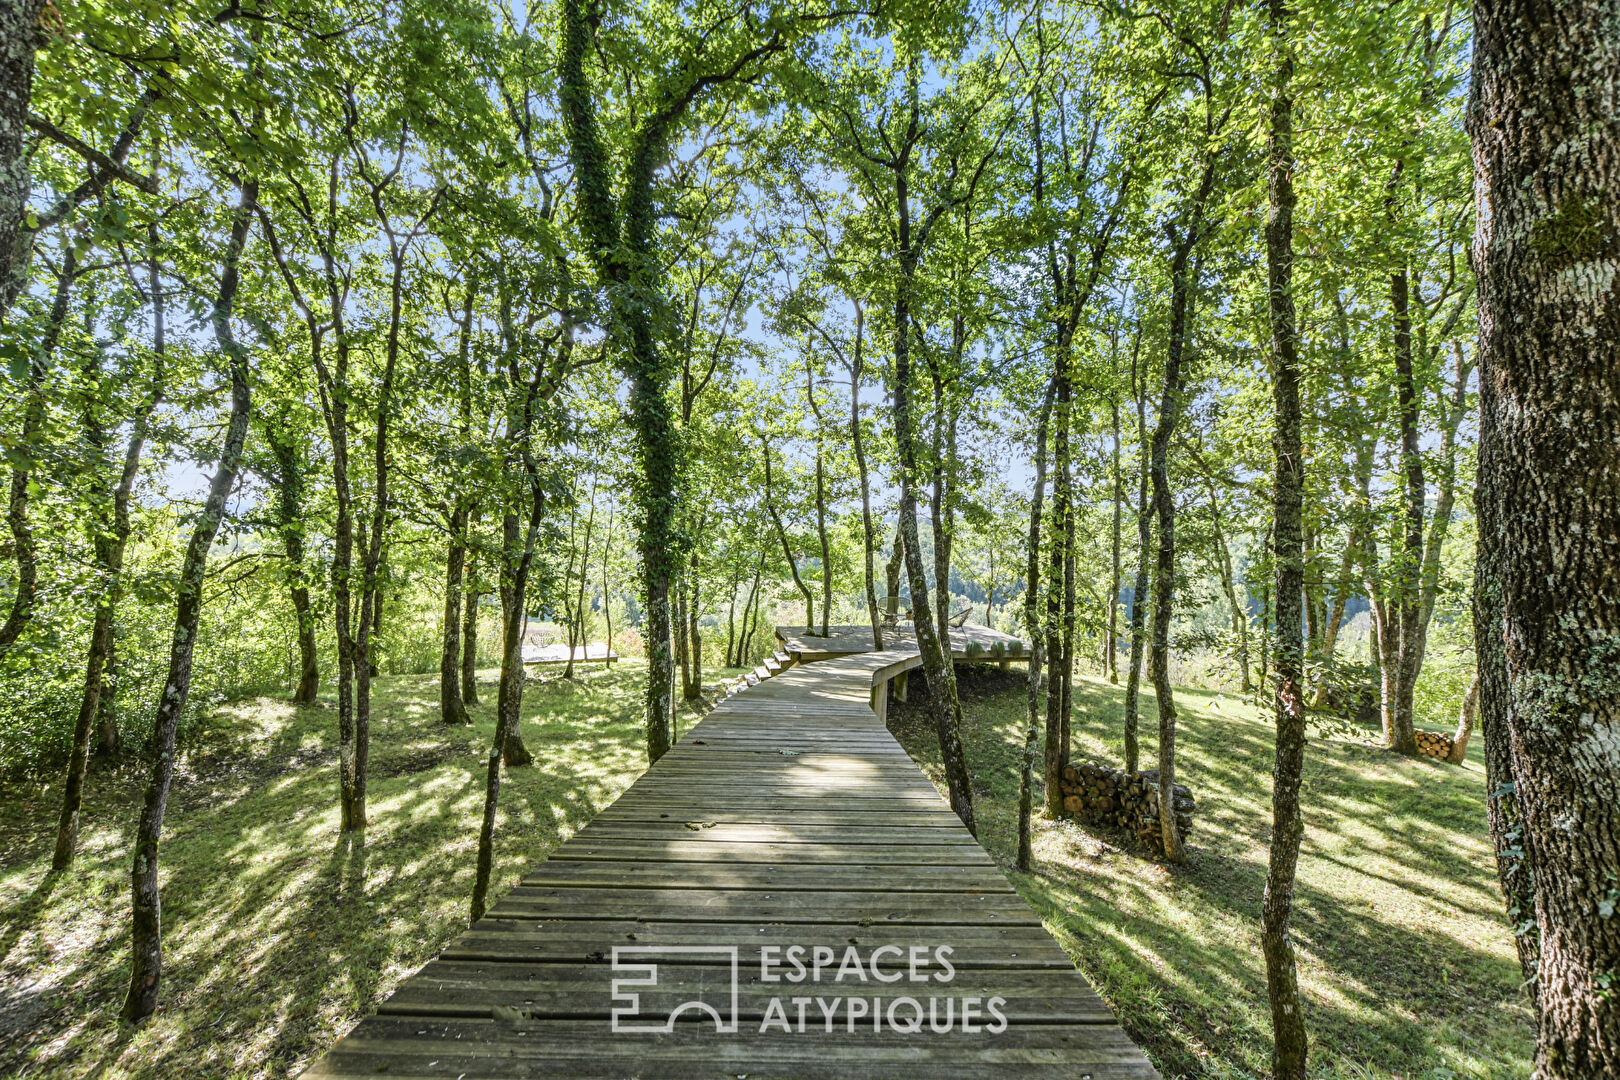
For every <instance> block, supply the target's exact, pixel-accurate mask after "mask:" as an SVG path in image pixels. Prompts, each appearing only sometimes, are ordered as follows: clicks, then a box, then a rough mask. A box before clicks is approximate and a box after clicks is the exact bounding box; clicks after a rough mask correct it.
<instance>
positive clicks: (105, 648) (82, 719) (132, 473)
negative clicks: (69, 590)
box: [51, 228, 166, 873]
mask: <svg viewBox="0 0 1620 1080" xmlns="http://www.w3.org/2000/svg"><path fill="white" fill-rule="evenodd" d="M152 247H153V250H154V252H155V250H156V230H155V228H154V230H153V244H152ZM149 282H150V284H149V291H150V296H151V299H152V319H153V335H152V356H153V364H152V367H153V370H152V380H151V388H150V390H149V391H148V393H147V395H146V398H145V400H144V401H143V402H142V404H141V406H140V408H139V409H138V410H137V412H136V414H135V416H134V418H133V420H132V422H131V430H130V435H129V442H128V443H127V444H126V445H125V447H124V460H123V467H122V468H121V469H120V471H119V473H118V478H117V480H115V481H114V482H113V490H112V497H111V499H110V500H108V502H109V503H110V505H106V504H104V505H102V506H100V507H98V508H97V514H96V517H95V519H94V524H93V526H92V532H93V535H92V537H91V545H92V548H93V550H94V551H95V555H96V568H97V570H98V572H99V574H100V578H101V581H100V589H99V594H98V595H96V596H95V599H94V606H95V615H94V616H93V618H92V620H91V625H90V646H89V648H88V650H87V651H86V654H85V663H84V667H85V673H84V690H83V693H82V694H81V695H80V698H79V714H78V717H77V718H76V719H75V721H74V725H73V746H72V750H71V751H70V752H69V755H68V769H67V776H66V778H65V779H64V781H63V784H62V813H61V816H60V817H59V818H58V820H57V828H56V850H55V852H54V853H53V854H52V856H51V870H52V872H53V873H54V872H57V871H61V870H66V869H67V868H68V867H69V866H71V865H72V863H73V857H74V854H75V853H76V851H77V849H78V842H79V813H80V810H81V809H82V808H83V805H84V783H85V775H86V770H87V768H88V765H89V757H90V740H91V736H92V735H93V734H94V730H93V729H94V727H95V725H96V721H97V718H98V717H100V716H102V714H103V709H102V706H103V704H104V700H105V695H104V692H103V690H104V687H103V680H104V678H105V676H106V671H107V665H108V664H109V662H110V661H111V659H112V655H113V633H114V631H113V619H114V616H115V614H116V613H117V610H118V601H119V599H120V598H121V597H122V595H123V583H124V581H123V577H124V551H125V549H126V547H127V546H128V542H129V534H130V520H129V498H130V493H131V492H132V491H133V490H134V488H135V478H136V477H137V476H138V475H139V473H140V469H141V452H142V450H143V449H144V448H145V446H146V436H147V431H148V426H149V424H150V422H151V418H152V412H153V411H154V410H155V409H156V408H157V405H158V402H159V401H161V400H162V398H163V385H164V374H165V370H164V353H165V347H166V342H165V335H164V325H163V292H162V286H161V281H160V278H159V276H158V268H157V261H156V256H155V254H154V256H153V259H152V261H151V263H150V278H149ZM92 355H95V356H97V357H99V352H96V351H94V350H92ZM90 374H91V375H92V377H94V378H96V379H99V378H101V372H100V368H99V363H98V364H97V365H96V366H95V370H94V371H92V372H91V373H90ZM86 392H87V393H88V392H89V388H88V387H87V388H86ZM85 437H86V441H87V442H88V443H89V444H90V445H91V446H92V447H94V448H95V451H96V457H97V463H98V464H99V465H101V466H102V467H103V468H106V467H107V466H109V465H110V464H111V463H110V462H109V461H108V460H107V431H106V425H105V423H104V422H103V421H102V419H101V418H100V417H99V416H98V415H97V414H96V409H95V406H94V405H88V406H87V407H86V409H85ZM109 511H110V513H109ZM118 743H119V739H118V726H117V723H116V721H114V722H113V723H112V731H111V735H110V737H109V736H108V734H107V733H106V732H103V733H102V744H103V745H102V751H103V753H105V754H106V755H107V756H112V755H114V754H116V753H117V752H118ZM108 744H110V745H108Z"/></svg>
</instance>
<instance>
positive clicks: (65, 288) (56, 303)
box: [0, 0, 78, 656]
mask: <svg viewBox="0 0 1620 1080" xmlns="http://www.w3.org/2000/svg"><path fill="white" fill-rule="evenodd" d="M9 2H10V0H0V3H9ZM32 68H33V54H32V53H30V54H29V69H30V71H32ZM3 111H4V110H3V109H0V112H3ZM21 167H22V168H23V169H24V170H26V169H27V162H26V161H24V162H22V163H21ZM25 176H26V171H25ZM3 239H4V237H0V241H3ZM77 274H78V259H77V256H76V254H75V248H74V247H73V246H72V245H71V244H70V245H69V246H68V247H67V250H66V251H64V252H63V254H62V272H61V275H60V276H59V277H58V278H57V279H56V295H55V298H54V299H53V300H52V301H51V311H50V316H49V319H48V321H47V322H46V324H45V331H44V333H43V334H42V335H41V337H40V342H39V346H38V347H37V348H36V349H35V350H34V354H33V356H32V357H31V359H30V363H29V365H28V391H27V404H26V405H24V407H23V422H22V431H21V432H20V434H19V437H18V440H17V442H18V450H19V452H20V453H21V455H22V457H23V462H22V463H21V464H14V465H12V467H11V497H10V501H9V503H8V504H7V509H6V523H7V524H8V525H9V526H10V527H11V544H12V547H13V549H14V550H15V551H16V553H17V591H16V592H14V593H13V594H12V597H11V610H10V612H9V613H8V614H7V615H6V621H5V623H4V624H3V625H0V656H4V655H5V654H6V653H7V652H9V651H10V650H11V647H12V646H13V645H15V644H16V643H17V639H18V638H19V637H21V636H22V632H23V631H24V630H25V629H27V627H28V624H29V622H31V621H32V620H33V618H34V597H35V594H36V593H37V591H38V589H39V549H38V546H37V545H36V544H35V543H34V530H33V527H32V526H31V525H30V524H29V521H28V491H29V488H30V486H32V485H33V484H34V479H33V468H32V466H33V464H34V461H33V458H34V455H35V454H36V452H37V451H38V449H39V447H37V446H35V445H34V444H35V441H36V440H37V439H38V438H39V435H40V429H41V428H42V427H43V426H44V424H45V386H44V383H45V373H46V372H47V371H49V370H50V366H51V357H52V355H53V354H54V353H55V352H56V343H57V341H58V340H59V339H60V338H61V335H62V326H63V324H64V323H65V322H66V321H67V314H68V297H69V296H70V295H71V293H72V291H73V281H74V278H75V277H76V276H77Z"/></svg>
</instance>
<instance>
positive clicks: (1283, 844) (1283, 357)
mask: <svg viewBox="0 0 1620 1080" xmlns="http://www.w3.org/2000/svg"><path fill="white" fill-rule="evenodd" d="M1268 7H1269V15H1270V22H1271V28H1270V32H1271V44H1272V48H1273V49H1274V50H1275V53H1276V56H1275V61H1276V65H1277V66H1276V69H1275V72H1274V74H1273V80H1274V82H1273V86H1272V91H1271V132H1270V139H1269V140H1268V142H1269V145H1268V147H1267V149H1268V158H1269V160H1268V162H1267V169H1266V173H1267V179H1268V181H1269V184H1268V186H1269V188H1270V204H1271V205H1270V213H1269V214H1268V215H1267V218H1266V265H1267V270H1268V277H1269V279H1270V281H1269V285H1270V288H1269V289H1268V292H1269V295H1270V308H1271V371H1272V375H1271V402H1272V408H1273V409H1274V410H1275V412H1276V418H1275V421H1274V423H1275V429H1274V432H1273V434H1272V444H1271V445H1272V450H1273V453H1274V455H1275V460H1276V471H1275V473H1274V474H1273V482H1272V494H1273V500H1274V501H1273V503H1272V520H1273V523H1274V525H1273V531H1272V543H1273V545H1274V549H1273V561H1274V563H1275V568H1276V582H1277V600H1276V611H1277V632H1276V640H1277V651H1276V658H1277V661H1276V662H1277V699H1276V716H1277V753H1276V758H1275V760H1274V762H1273V765H1272V771H1271V852H1270V858H1269V862H1268V865H1267V870H1266V890H1265V895H1264V897H1263V899H1262V901H1261V915H1260V949H1261V952H1262V953H1264V955H1265V958H1266V994H1267V997H1268V998H1269V999H1270V1002H1271V1030H1272V1052H1271V1070H1272V1075H1273V1076H1274V1077H1276V1080H1305V1059H1306V1050H1307V1043H1306V1037H1305V1014H1304V1011H1303V1009H1304V1006H1303V1002H1302V1001H1301V1000H1300V995H1299V971H1298V968H1297V965H1296V963H1295V959H1294V943H1293V939H1292V938H1291V937H1290V936H1289V924H1290V922H1291V921H1292V919H1293V910H1294V876H1295V871H1296V869H1297V868H1298V865H1299V844H1300V839H1301V837H1302V836H1303V835H1304V832H1305V820H1304V816H1303V815H1302V813H1301V812H1300V805H1299V789H1300V778H1301V775H1302V773H1303V771H1304V767H1305V687H1304V683H1303V676H1304V666H1305V664H1304V661H1305V648H1304V642H1302V641H1301V640H1300V605H1301V601H1302V599H1303V595H1304V589H1305V560H1304V554H1305V553H1304V543H1303V539H1302V537H1301V531H1302V528H1301V526H1302V520H1301V519H1302V518H1303V516H1304V508H1305V456H1304V447H1303V440H1302V431H1301V429H1302V427H1303V421H1302V419H1301V415H1300V412H1301V410H1300V401H1299V381H1300V373H1299V353H1298V340H1297V338H1296V329H1295V321H1294V285H1293V271H1294V104H1293V99H1292V97H1291V96H1290V94H1291V88H1290V86H1289V83H1290V81H1291V79H1292V77H1293V74H1294V59H1293V53H1292V49H1291V46H1290V44H1289V42H1288V38H1287V35H1288V29H1287V26H1288V19H1289V12H1288V4H1287V0H1269V3H1268ZM1211 490H1212V492H1213V488H1212V489H1211ZM1161 790H1162V789H1161Z"/></svg>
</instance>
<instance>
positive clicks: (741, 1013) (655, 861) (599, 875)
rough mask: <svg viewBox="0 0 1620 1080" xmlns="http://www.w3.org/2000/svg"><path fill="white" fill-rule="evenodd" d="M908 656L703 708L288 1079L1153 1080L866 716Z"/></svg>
mask: <svg viewBox="0 0 1620 1080" xmlns="http://www.w3.org/2000/svg"><path fill="white" fill-rule="evenodd" d="M916 660H917V657H916V653H915V652H907V651H898V650H897V651H893V652H883V653H867V654H865V655H856V656H848V657H843V658H840V659H834V660H827V661H824V662H822V663H818V664H815V665H813V666H811V667H806V668H792V669H790V670H787V671H784V672H782V673H781V674H779V675H777V676H776V677H774V678H772V679H769V680H767V681H765V682H763V683H761V684H760V685H759V686H757V687H754V688H752V689H750V690H748V691H746V692H744V693H742V694H739V695H737V696H735V697H733V698H731V699H729V700H727V701H725V702H723V703H722V704H721V705H720V706H718V707H717V708H716V709H715V710H714V711H713V712H712V713H710V714H709V715H708V716H707V717H706V718H705V719H704V720H703V721H701V722H700V723H699V724H697V725H696V726H694V727H693V728H692V730H691V731H689V732H688V733H687V735H686V737H685V738H683V739H682V740H681V741H680V743H679V744H678V745H677V746H676V747H675V748H674V749H673V750H671V751H670V753H669V754H667V755H666V756H665V757H664V758H663V759H662V760H661V761H659V762H658V763H657V764H656V765H655V766H653V767H652V768H651V769H649V770H648V771H647V773H646V774H645V775H644V776H642V777H641V779H639V780H637V781H636V783H635V784H633V785H632V786H631V787H630V789H629V790H628V791H626V792H625V794H624V795H623V796H621V797H620V798H619V800H618V801H617V802H615V803H614V804H613V805H611V806H609V807H608V808H607V809H606V810H604V811H603V812H602V813H601V814H600V815H598V816H597V818H596V819H595V820H594V821H592V822H591V823H590V824H589V825H587V826H586V827H585V828H584V829H582V830H580V832H579V833H578V834H577V835H575V836H574V837H573V838H572V839H570V840H568V841H567V842H566V843H564V844H563V845H562V846H561V847H559V848H558V849H557V851H556V852H555V853H554V854H553V855H552V857H551V858H550V859H548V860H547V861H545V862H544V863H541V864H540V865H539V866H536V867H535V868H534V869H533V870H532V871H531V872H530V873H529V874H528V875H527V876H526V877H525V878H524V879H523V883H522V885H521V886H520V887H518V888H516V889H514V890H513V891H512V892H511V893H509V894H508V895H507V896H506V897H505V898H504V899H503V900H502V901H501V902H500V903H499V904H497V905H496V906H495V908H494V909H493V910H492V911H491V912H490V914H489V916H488V917H486V918H484V919H482V920H480V921H479V922H478V923H476V924H474V925H473V926H472V927H471V929H469V930H468V931H467V932H466V933H464V934H462V935H461V937H460V938H458V939H457V940H456V941H454V942H453V943H452V944H451V945H450V946H449V947H448V948H446V949H445V950H444V952H443V954H441V955H440V957H439V958H438V959H437V960H434V961H432V962H431V963H429V964H428V965H427V966H426V967H425V968H423V969H422V971H421V972H419V973H418V974H417V975H415V976H413V977H412V978H410V979H408V980H407V981H406V982H405V983H404V985H402V986H401V987H400V988H399V990H398V991H396V992H395V993H394V995H393V996H392V997H390V998H389V999H388V1000H387V1001H386V1002H384V1003H383V1005H382V1007H381V1008H380V1009H379V1010H378V1014H377V1015H376V1016H373V1017H368V1018H367V1019H365V1020H363V1021H361V1023H360V1024H359V1025H358V1026H357V1027H356V1028H355V1029H354V1031H352V1032H351V1033H350V1034H349V1035H348V1036H347V1037H346V1038H344V1039H343V1040H342V1041H341V1042H339V1043H338V1044H337V1046H335V1047H334V1048H333V1049H332V1051H331V1052H330V1053H329V1054H328V1055H327V1056H326V1058H325V1059H323V1060H322V1061H320V1062H317V1063H316V1064H315V1065H314V1066H313V1067H312V1068H311V1069H310V1070H309V1071H308V1072H307V1073H306V1074H305V1075H306V1076H309V1077H325V1078H331V1077H361V1076H365V1077H375V1076H377V1075H379V1074H382V1075H387V1076H393V1077H446V1078H450V1080H458V1078H459V1080H475V1078H513V1077H542V1076H544V1077H553V1076H577V1077H657V1078H668V1080H691V1078H701V1077H713V1078H716V1080H721V1078H729V1080H735V1078H737V1077H743V1076H746V1077H749V1078H751V1080H753V1078H762V1077H804V1078H828V1080H832V1078H863V1080H866V1078H879V1077H888V1078H894V1080H922V1078H941V1077H961V1078H963V1080H988V1078H996V1077H1006V1078H1014V1077H1016V1078H1020V1080H1023V1078H1030V1077H1043V1078H1044V1077H1049V1078H1053V1080H1056V1078H1059V1077H1061V1078H1063V1080H1083V1078H1085V1080H1127V1078H1148V1077H1154V1076H1156V1075H1157V1074H1156V1073H1155V1072H1154V1070H1153V1068H1152V1066H1150V1065H1149V1063H1148V1061H1147V1059H1146V1058H1145V1057H1144V1056H1143V1055H1142V1053H1141V1051H1140V1050H1139V1049H1138V1048H1137V1047H1136V1046H1135V1045H1134V1044H1133V1043H1132V1042H1131V1041H1130V1039H1129V1038H1128V1037H1127V1036H1126V1035H1125V1033H1124V1032H1123V1031H1122V1030H1121V1029H1120V1028H1119V1026H1118V1024H1117V1023H1116V1022H1115V1020H1114V1017H1113V1015H1112V1014H1111V1013H1110V1012H1109V1010H1108V1008H1107V1007H1106V1006H1105V1005H1104V1004H1103V1003H1102V1002H1101V1001H1100V1000H1099V999H1098V998H1097V995H1096V994H1095V993H1094V992H1093V990H1092V988H1091V986H1090V985H1089V984H1088V983H1087V982H1086V980H1085V979H1084V978H1083V977H1082V976H1081V975H1080V974H1079V973H1078V972H1076V971H1075V970H1074V968H1073V965H1072V964H1071V963H1070V962H1069V959H1068V957H1067V956H1065V955H1064V953H1063V951H1062V950H1061V949H1060V948H1058V946H1057V944H1056V943H1055V942H1054V941H1053V940H1052V938H1051V937H1050V936H1049V935H1048V934H1047V933H1046V931H1045V930H1044V929H1043V928H1042V926H1041V923H1040V920H1039V919H1038V918H1036V916H1035V914H1034V912H1033V911H1031V910H1030V908H1029V907H1028V906H1027V905H1026V904H1025V903H1024V902H1023V900H1022V899H1021V898H1020V897H1019V896H1018V894H1017V893H1016V892H1014V891H1013V889H1012V888H1011V886H1010V885H1009V884H1008V883H1007V880H1006V878H1005V877H1004V876H1003V875H1002V873H1001V872H1000V870H999V869H998V868H997V867H996V865H995V864H994V862H993V861H992V860H991V859H990V857H989V856H988V855H987V854H986V853H985V852H984V849H983V848H981V847H980V846H979V845H978V844H977V843H976V842H975V841H974V839H973V837H972V836H971V835H969V834H968V832H967V830H966V829H964V828H963V827H962V825H961V823H960V822H959V821H958V820H957V818H956V816H955V815H954V814H952V813H951V811H950V809H949V808H948V807H947V805H946V804H945V802H944V801H943V800H942V799H941V798H940V797H939V795H938V793H937V792H936V791H935V789H934V787H933V785H932V784H931V783H929V782H928V780H927V779H926V778H925V777H924V776H923V775H922V773H921V772H920V771H919V770H918V769H917V767H916V765H915V764H914V763H913V762H912V761H911V759H910V758H909V757H908V756H907V755H906V753H905V751H904V750H903V749H901V747H900V745H899V743H897V742H896V741H895V740H894V738H893V737H892V736H891V735H890V734H889V733H888V731H887V730H885V728H884V727H883V725H882V724H881V723H879V721H878V720H877V717H876V716H875V715H874V713H873V710H872V708H871V701H872V697H873V687H874V685H881V686H882V688H883V690H884V692H885V694H886V692H887V686H886V683H887V681H888V680H889V679H892V678H893V677H894V676H895V675H896V674H897V673H899V672H903V671H905V670H906V669H908V668H909V667H911V666H914V665H915V664H916ZM795 947H796V948H798V949H800V950H803V954H802V960H801V963H802V964H803V965H804V966H803V969H802V970H804V972H805V975H804V978H803V980H802V981H798V982H795V981H791V980H790V979H789V978H788V977H787V976H790V975H791V974H792V973H793V968H792V967H791V966H790V965H789V964H787V963H786V962H785V958H786V956H787V955H788V953H789V951H790V950H791V949H794V948H795ZM772 950H775V951H774V952H773V951H772ZM941 950H948V951H944V952H942V951H941ZM852 957H853V959H851V958H852ZM818 958H819V959H820V960H821V961H822V963H821V970H820V973H819V974H820V978H819V981H812V979H811V977H810V973H811V970H812V969H813V968H814V966H815V963H816V960H817V959H818ZM771 959H775V960H777V961H778V962H777V963H775V964H772V965H768V966H766V967H764V968H763V969H762V960H765V961H769V960H771ZM942 960H943V961H945V962H948V964H949V969H950V970H949V971H947V968H946V963H942V962H941V961H942ZM918 961H920V963H918ZM913 964H917V966H916V967H915V968H914V967H913ZM857 968H859V969H860V971H861V974H860V976H857V975H856V969H857ZM772 976H774V977H775V978H774V979H772V978H771V977H772ZM900 999H907V1000H900ZM992 1002H994V1003H995V1004H994V1007H993V1008H992ZM913 1003H914V1004H913ZM930 1009H932V1016H930ZM947 1009H949V1011H950V1017H951V1018H950V1020H949V1022H948V1023H947V1022H946V1011H947ZM874 1011H877V1012H878V1013H879V1014H880V1016H879V1019H878V1020H877V1022H876V1023H874V1018H873V1013H874ZM711 1012H712V1015H711ZM969 1015H972V1016H973V1019H967V1020H965V1017H967V1016H969ZM914 1017H915V1018H919V1019H920V1021H921V1030H919V1031H915V1032H912V1031H909V1030H904V1029H908V1028H910V1027H911V1021H912V1019H913V1018H914ZM998 1017H999V1018H1003V1020H1004V1022H1003V1020H998ZM893 1021H898V1024H896V1023H895V1022H893ZM932 1025H937V1026H938V1027H939V1028H940V1029H941V1030H940V1031H939V1032H937V1033H936V1032H935V1031H933V1030H931V1026H932ZM615 1027H618V1028H620V1029H624V1028H632V1029H634V1028H639V1029H653V1030H617V1031H616V1030H615ZM897 1028H899V1029H901V1030H897Z"/></svg>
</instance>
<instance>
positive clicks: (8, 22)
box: [0, 0, 45, 323]
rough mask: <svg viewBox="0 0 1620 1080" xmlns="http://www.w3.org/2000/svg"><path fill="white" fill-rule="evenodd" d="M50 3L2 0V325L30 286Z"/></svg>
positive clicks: (0, 33)
mask: <svg viewBox="0 0 1620 1080" xmlns="http://www.w3.org/2000/svg"><path fill="white" fill-rule="evenodd" d="M44 10H45V0H0V323H3V322H4V321H5V318H6V315H7V314H8V313H9V312H10V310H11V305H12V303H13V302H14V301H15V300H16V299H17V297H18V296H20V295H21V294H22V292H23V289H24V287H25V286H26V282H27V278H26V275H27V272H28V271H27V250H28V248H29V245H30V242H31V240H32V238H33V230H32V229H30V228H28V225H27V222H26V220H25V219H26V215H27V213H28V196H29V191H30V187H31V185H30V182H29V167H28V109H29V104H30V102H31V101H32V99H33V93H34V53H35V52H36V51H37V50H38V49H39V47H40V45H41V43H42V40H43V37H44V35H43V34H42V33H41V32H40V25H39V17H40V14H41V13H42V12H43V11H44Z"/></svg>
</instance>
